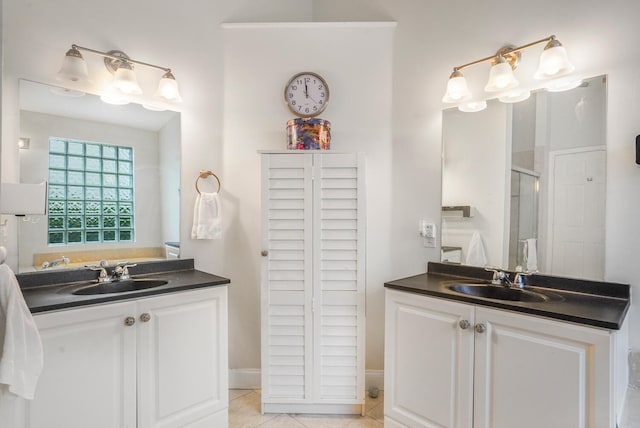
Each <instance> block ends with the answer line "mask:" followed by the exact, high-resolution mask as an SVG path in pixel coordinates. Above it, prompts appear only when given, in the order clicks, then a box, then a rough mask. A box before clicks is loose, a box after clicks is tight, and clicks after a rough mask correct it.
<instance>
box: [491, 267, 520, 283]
mask: <svg viewBox="0 0 640 428" xmlns="http://www.w3.org/2000/svg"><path fill="white" fill-rule="evenodd" d="M484 270H486V271H488V272H493V277H492V278H491V284H493V285H502V286H504V287H511V286H512V285H514V283H513V282H512V281H511V280H510V279H509V274H508V273H507V272H504V271H501V270H498V269H492V268H484Z"/></svg>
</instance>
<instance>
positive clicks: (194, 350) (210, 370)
mask: <svg viewBox="0 0 640 428" xmlns="http://www.w3.org/2000/svg"><path fill="white" fill-rule="evenodd" d="M34 319H35V321H36V324H37V325H38V328H39V330H40V334H41V337H42V341H43V348H44V361H45V365H44V369H43V372H42V375H41V377H40V379H39V381H38V386H37V389H36V395H35V399H34V400H32V401H25V400H22V399H12V400H11V402H9V399H7V400H4V399H3V400H2V401H5V403H3V404H2V405H1V406H0V416H1V419H0V420H1V421H3V422H0V426H3V427H4V426H5V424H4V423H5V422H6V421H10V422H9V424H8V425H6V426H7V427H12V428H52V427H64V428H87V427H92V428H113V427H118V428H151V427H172V428H178V427H184V426H189V427H193V428H204V427H212V426H215V427H226V426H227V425H228V421H227V419H228V416H227V409H228V385H227V376H228V374H227V371H228V368H227V367H228V362H227V287H226V286H224V287H212V288H203V289H199V290H194V291H185V292H180V293H172V294H165V295H161V296H158V297H150V298H145V299H139V300H135V301H127V302H124V303H112V304H105V305H98V306H88V307H83V308H78V309H70V310H63V311H57V312H48V313H42V314H38V315H35V316H34ZM5 398H6V397H5Z"/></svg>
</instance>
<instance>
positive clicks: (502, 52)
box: [453, 35, 556, 71]
mask: <svg viewBox="0 0 640 428" xmlns="http://www.w3.org/2000/svg"><path fill="white" fill-rule="evenodd" d="M555 39H556V36H554V35H551V36H549V37H545V38H544V39H540V40H536V41H535V42H531V43H527V44H526V45H522V46H518V47H515V48H506V49H501V50H500V51H498V53H496V54H494V55H491V56H488V57H486V58H482V59H479V60H476V61H472V62H469V63H467V64H463V65H459V66H457V67H453V70H454V71H459V70H462V69H465V68H467V67H471V66H472V65H476V64H481V63H483V62H489V61H495V59H496V56H503V57H506V56H508V55H509V54H513V53H517V52H520V51H522V50H524V49H527V48H530V47H532V46H535V45H539V44H540V43H548V42H550V41H552V40H555Z"/></svg>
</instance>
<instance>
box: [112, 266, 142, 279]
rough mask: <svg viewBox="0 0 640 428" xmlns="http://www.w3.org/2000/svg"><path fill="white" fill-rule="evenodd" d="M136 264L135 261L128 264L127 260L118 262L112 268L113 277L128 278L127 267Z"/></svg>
mask: <svg viewBox="0 0 640 428" xmlns="http://www.w3.org/2000/svg"><path fill="white" fill-rule="evenodd" d="M134 266H138V264H137V263H133V264H129V262H122V263H118V265H117V266H116V267H115V268H114V269H113V277H114V278H118V279H121V280H122V279H129V268H130V267H134Z"/></svg>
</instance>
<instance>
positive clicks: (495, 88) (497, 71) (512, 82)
mask: <svg viewBox="0 0 640 428" xmlns="http://www.w3.org/2000/svg"><path fill="white" fill-rule="evenodd" d="M519 84H520V82H518V79H516V76H514V75H513V70H512V69H511V66H510V65H509V63H507V62H506V61H505V59H504V58H503V57H501V56H498V58H497V60H496V63H495V64H494V65H493V66H492V67H491V71H490V72H489V81H488V82H487V84H486V85H485V87H484V90H485V91H487V92H500V91H506V90H509V89H513V88H515V87H516V86H518V85H519Z"/></svg>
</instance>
